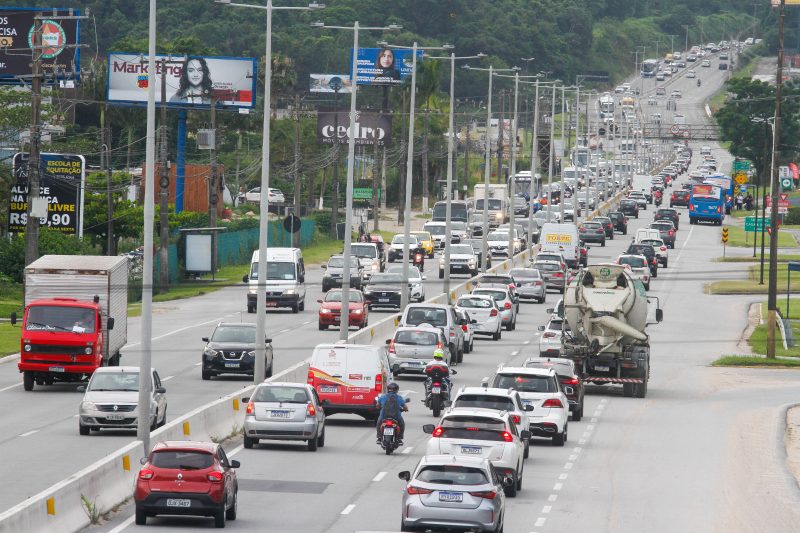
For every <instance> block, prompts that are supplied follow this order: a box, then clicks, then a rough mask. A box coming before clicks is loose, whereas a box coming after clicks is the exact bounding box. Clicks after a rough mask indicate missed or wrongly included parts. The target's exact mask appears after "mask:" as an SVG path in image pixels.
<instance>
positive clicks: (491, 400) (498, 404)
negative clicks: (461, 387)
mask: <svg viewBox="0 0 800 533" xmlns="http://www.w3.org/2000/svg"><path fill="white" fill-rule="evenodd" d="M453 407H474V408H477V409H494V410H496V411H513V410H514V401H513V400H512V399H511V398H508V397H505V396H493V395H490V394H462V395H460V396H459V397H458V398H456V401H455V403H454V404H453Z"/></svg>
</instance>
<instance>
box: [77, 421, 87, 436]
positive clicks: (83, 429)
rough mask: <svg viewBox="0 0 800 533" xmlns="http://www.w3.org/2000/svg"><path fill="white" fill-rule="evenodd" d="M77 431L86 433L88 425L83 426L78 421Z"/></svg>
mask: <svg viewBox="0 0 800 533" xmlns="http://www.w3.org/2000/svg"><path fill="white" fill-rule="evenodd" d="M78 433H80V434H81V435H88V434H89V426H84V425H83V424H81V423H80V422H78Z"/></svg>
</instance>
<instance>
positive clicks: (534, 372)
mask: <svg viewBox="0 0 800 533" xmlns="http://www.w3.org/2000/svg"><path fill="white" fill-rule="evenodd" d="M497 373H498V374H526V375H529V376H551V375H555V371H554V370H553V369H552V368H548V369H544V368H525V367H524V366H506V367H500V368H498V369H497Z"/></svg>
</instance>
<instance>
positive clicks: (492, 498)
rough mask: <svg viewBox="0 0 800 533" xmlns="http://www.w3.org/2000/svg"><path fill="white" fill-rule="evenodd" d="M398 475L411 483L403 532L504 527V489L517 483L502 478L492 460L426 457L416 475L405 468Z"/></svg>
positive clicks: (405, 494)
mask: <svg viewBox="0 0 800 533" xmlns="http://www.w3.org/2000/svg"><path fill="white" fill-rule="evenodd" d="M398 477H399V478H400V479H402V480H405V481H406V482H407V483H408V484H407V485H406V490H405V491H404V492H403V502H402V505H401V509H402V518H401V529H402V530H403V531H416V530H420V531H422V530H426V529H436V530H438V529H440V528H448V529H449V528H459V529H471V530H478V531H502V530H503V519H504V518H505V506H506V497H505V494H504V492H503V491H504V489H505V488H506V487H508V486H510V485H513V483H514V481H513V479H511V477H510V476H505V477H501V475H500V474H499V473H498V471H497V470H496V469H495V468H494V467H493V466H492V464H491V463H490V462H489V461H488V460H487V459H483V458H480V457H464V456H453V455H426V456H425V457H423V458H422V459H421V460H420V462H419V464H417V466H416V468H415V469H414V471H413V473H412V472H409V471H407V470H406V471H403V472H400V473H399V474H398Z"/></svg>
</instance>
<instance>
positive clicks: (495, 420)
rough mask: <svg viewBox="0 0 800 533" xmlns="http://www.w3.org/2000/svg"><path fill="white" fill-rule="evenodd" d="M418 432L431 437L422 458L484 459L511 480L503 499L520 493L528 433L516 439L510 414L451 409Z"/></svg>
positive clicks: (517, 436) (515, 427)
mask: <svg viewBox="0 0 800 533" xmlns="http://www.w3.org/2000/svg"><path fill="white" fill-rule="evenodd" d="M551 372H552V371H551ZM553 375H555V374H553ZM422 430H423V431H424V432H425V433H428V434H430V435H431V438H430V440H429V441H428V444H427V447H426V451H425V455H455V456H467V457H482V458H483V459H488V460H489V461H490V462H491V463H492V465H493V466H494V467H495V469H496V470H497V471H498V473H500V475H504V476H509V477H511V478H513V479H514V483H513V484H511V485H510V486H508V487H506V495H507V496H510V497H512V498H513V497H514V496H516V495H517V491H518V490H521V489H522V474H523V468H524V466H523V460H524V455H525V444H524V441H525V440H528V439H530V432H529V431H524V432H523V433H522V434H521V435H520V434H519V433H518V432H517V426H516V424H514V421H513V420H512V419H511V414H510V413H506V412H504V413H498V412H497V411H494V410H491V409H467V408H458V409H451V410H450V411H448V412H447V413H446V414H445V415H443V416H442V419H441V420H440V421H439V425H438V426H434V425H433V424H426V425H424V426H422Z"/></svg>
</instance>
